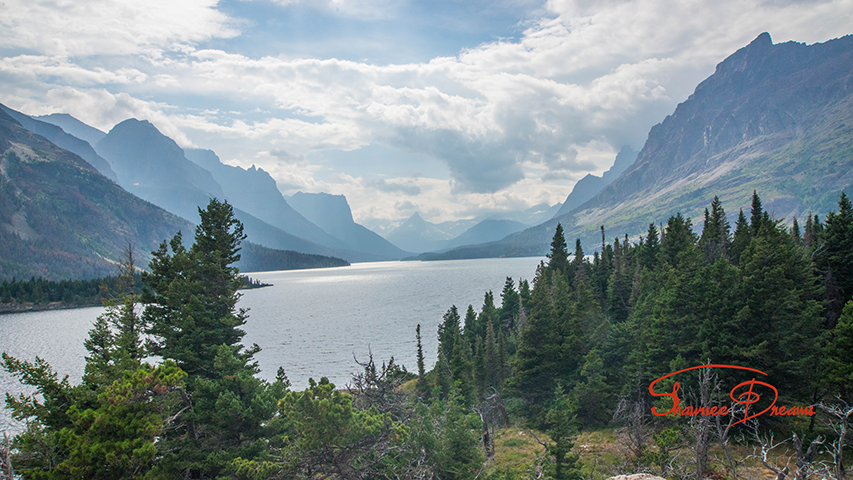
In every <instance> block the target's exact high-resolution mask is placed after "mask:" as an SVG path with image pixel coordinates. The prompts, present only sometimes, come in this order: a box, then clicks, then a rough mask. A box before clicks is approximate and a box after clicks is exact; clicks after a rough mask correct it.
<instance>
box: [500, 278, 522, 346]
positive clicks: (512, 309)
mask: <svg viewBox="0 0 853 480" xmlns="http://www.w3.org/2000/svg"><path fill="white" fill-rule="evenodd" d="M520 308H521V302H520V300H519V296H518V292H516V291H515V284H514V283H513V281H512V278H510V277H506V282H505V283H504V288H503V291H502V292H501V317H500V318H501V326H502V327H503V328H505V329H506V331H507V332H513V333H514V332H515V330H516V326H515V320H516V319H517V318H518V314H519V311H520Z"/></svg>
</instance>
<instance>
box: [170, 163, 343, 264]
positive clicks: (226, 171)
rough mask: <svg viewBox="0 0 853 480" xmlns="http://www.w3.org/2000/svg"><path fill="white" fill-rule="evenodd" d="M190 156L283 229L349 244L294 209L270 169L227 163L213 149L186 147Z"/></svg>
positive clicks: (235, 199) (241, 202)
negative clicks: (242, 166) (246, 167)
mask: <svg viewBox="0 0 853 480" xmlns="http://www.w3.org/2000/svg"><path fill="white" fill-rule="evenodd" d="M184 154H185V156H186V158H187V159H188V160H190V161H191V162H193V163H195V164H197V165H199V166H200V167H202V168H204V169H206V170H207V171H209V172H210V173H211V174H212V175H213V178H214V180H216V182H217V183H218V184H219V185H220V186H221V187H222V191H223V192H224V194H225V198H227V199H228V201H229V202H231V203H232V204H233V205H234V206H236V207H238V208H240V209H241V210H244V211H246V212H250V213H251V214H252V215H254V216H255V217H257V218H258V219H259V220H262V221H264V222H266V223H268V224H270V225H272V226H274V227H276V228H279V229H281V230H282V231H284V232H286V233H288V234H290V235H294V236H296V237H300V238H303V239H305V240H309V241H311V242H314V243H317V244H320V245H324V246H326V247H331V248H343V249H346V248H349V247H348V245H347V244H346V243H345V242H341V241H340V240H339V239H337V238H334V236H332V235H330V234H329V233H328V232H326V231H324V229H322V228H321V227H319V226H317V225H315V224H314V223H312V222H311V221H309V220H308V219H306V218H305V217H304V216H303V215H301V214H300V213H299V212H297V211H296V210H294V209H293V207H292V206H291V205H289V204H288V203H287V201H286V200H285V199H284V197H283V196H282V194H281V192H280V191H279V190H278V187H277V186H276V184H275V180H273V178H272V177H271V176H270V174H269V173H267V172H265V171H264V170H263V169H260V168H257V169H256V168H254V167H252V168H250V169H248V170H244V169H242V168H240V167H233V166H230V165H225V164H223V163H222V162H221V161H220V160H219V157H218V156H216V154H215V153H214V152H213V151H211V150H203V149H185V150H184Z"/></svg>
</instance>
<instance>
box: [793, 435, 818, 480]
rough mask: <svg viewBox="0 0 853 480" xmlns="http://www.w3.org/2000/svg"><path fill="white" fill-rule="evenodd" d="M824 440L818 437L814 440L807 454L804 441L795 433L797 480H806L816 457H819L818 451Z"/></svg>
mask: <svg viewBox="0 0 853 480" xmlns="http://www.w3.org/2000/svg"><path fill="white" fill-rule="evenodd" d="M823 440H824V438H823V437H821V436H818V437H817V438H816V439H814V440H812V443H811V444H810V445H809V448H808V450H806V453H803V441H802V440H800V437H798V436H797V434H796V433H795V434H794V435H793V441H794V449H795V450H796V452H797V477H796V480H806V478H808V476H809V473H810V472H811V470H812V463H813V462H814V457H815V456H816V455H817V452H818V449H819V448H820V446H821V445H823Z"/></svg>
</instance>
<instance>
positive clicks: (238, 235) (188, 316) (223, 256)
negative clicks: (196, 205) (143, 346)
mask: <svg viewBox="0 0 853 480" xmlns="http://www.w3.org/2000/svg"><path fill="white" fill-rule="evenodd" d="M199 215H200V219H201V221H200V223H199V225H198V226H197V227H196V231H195V241H194V243H193V245H192V246H191V247H190V248H189V249H186V248H184V246H183V245H182V238H181V235H180V233H178V235H176V236H175V237H173V238H172V240H171V241H170V242H169V243H168V244H167V243H166V242H163V243H162V244H161V245H160V248H159V249H158V250H156V251H155V252H154V253H153V259H152V261H151V264H150V269H151V273H149V274H146V275H143V281H144V282H145V284H146V289H147V290H146V291H145V293H144V297H145V300H146V303H148V306H147V307H146V309H145V312H144V314H143V318H144V319H145V320H146V321H147V323H148V325H149V329H148V333H149V334H150V335H151V336H152V337H153V342H151V344H150V346H151V349H152V350H153V352H154V353H155V354H158V355H160V356H162V357H163V358H165V359H169V360H174V361H175V362H176V363H177V365H178V366H179V367H180V368H181V369H182V370H184V371H186V372H187V374H188V377H187V380H186V382H187V390H188V396H189V398H191V399H192V408H191V410H189V412H188V414H187V418H186V421H185V422H184V424H183V425H184V427H183V428H182V429H179V430H176V431H173V432H170V435H167V436H164V437H163V438H162V439H161V442H162V444H163V445H164V446H165V447H164V448H167V449H168V451H169V452H170V453H169V454H168V455H164V457H163V459H162V460H161V461H160V462H159V464H158V468H159V469H160V470H158V471H160V472H161V473H162V475H163V476H175V475H189V476H194V475H195V476H198V475H201V476H216V475H220V474H221V472H222V471H223V470H224V469H225V468H226V467H227V465H228V463H229V462H231V461H232V460H234V459H236V458H238V457H239V458H243V459H252V458H254V457H255V456H257V455H262V454H264V453H263V452H264V450H263V449H258V448H257V446H256V443H257V442H261V440H260V439H261V438H263V437H264V436H267V435H270V434H271V432H270V431H269V429H270V428H271V427H270V425H272V423H270V422H269V420H270V419H271V418H272V416H273V415H274V412H275V409H276V406H277V402H278V400H279V399H277V398H272V392H273V391H275V389H271V388H270V385H269V384H267V383H266V382H263V381H261V380H259V379H258V378H256V377H255V375H256V374H257V373H258V367H257V363H256V362H254V361H253V356H254V354H255V353H257V352H258V351H259V350H260V349H259V348H258V347H257V345H255V346H253V347H251V348H248V349H244V348H243V347H242V345H241V344H240V341H241V339H242V338H243V335H244V334H245V332H244V331H243V330H242V329H240V327H241V326H242V325H243V324H244V323H245V322H246V312H245V310H242V309H238V308H237V306H236V303H237V300H238V299H239V297H240V294H239V293H237V289H238V288H239V287H240V286H241V285H242V284H243V280H242V278H240V275H239V272H238V270H237V268H236V267H235V266H234V263H235V262H237V261H238V260H239V259H240V254H239V250H240V242H241V241H242V240H243V239H244V238H245V235H244V234H243V227H242V225H241V224H240V222H239V221H237V219H236V218H235V217H234V211H233V208H232V207H231V205H229V204H228V203H227V202H219V201H218V200H216V199H211V200H210V202H209V203H208V205H207V208H206V209H204V210H201V209H199ZM273 423H274V422H273Z"/></svg>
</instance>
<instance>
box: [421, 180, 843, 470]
mask: <svg viewBox="0 0 853 480" xmlns="http://www.w3.org/2000/svg"><path fill="white" fill-rule="evenodd" d="M501 299H502V302H501V306H500V307H496V306H495V299H494V296H493V295H492V294H491V293H490V292H489V293H487V294H486V296H485V299H484V302H483V306H482V308H481V309H480V311H479V313H477V312H475V311H474V309H473V308H472V306H468V309H467V311H466V313H465V316H464V317H465V318H464V322H463V321H462V320H461V316H460V314H459V312H458V310H457V308H456V307H455V306H454V307H452V308H451V309H450V310H449V311H448V312H447V314H446V315H445V316H444V319H443V322H442V323H441V325H440V326H439V328H438V338H439V349H438V361H437V363H436V366H435V368H434V369H433V370H432V371H431V372H425V371H424V369H423V368H419V389H420V391H421V392H422V394H423V395H428V394H429V393H430V391H437V392H439V395H440V396H447V395H449V394H450V392H451V391H453V389H456V391H457V392H458V393H459V395H460V398H461V399H463V402H464V404H465V405H467V406H469V407H470V408H473V409H474V410H477V411H480V412H487V411H489V410H490V407H489V405H488V404H489V401H490V400H489V399H491V398H494V397H496V396H498V397H500V399H501V401H502V403H503V407H504V408H505V409H506V410H507V411H508V415H509V417H511V418H512V417H514V418H516V419H520V420H522V421H524V422H526V423H527V424H528V425H530V426H532V427H534V428H538V429H542V430H545V431H548V432H551V433H552V437H553V438H554V440H555V441H556V440H558V439H562V438H563V437H565V435H566V434H564V433H563V432H566V431H571V428H579V429H596V428H601V427H605V426H612V425H614V424H615V425H617V426H619V425H622V426H625V427H627V426H628V424H630V423H631V422H635V423H639V424H642V425H647V424H651V425H653V427H652V429H651V431H650V432H647V433H648V434H647V435H645V438H644V439H639V440H638V442H639V444H638V445H636V448H635V449H634V460H635V463H634V465H633V468H643V464H645V465H646V466H648V464H650V463H654V455H652V450H654V449H650V446H651V445H656V447H655V448H657V452H658V453H660V452H661V451H664V452H665V451H666V448H667V447H666V445H667V442H670V443H669V444H668V445H670V446H671V445H672V442H674V441H675V440H674V438H675V437H673V439H670V440H664V436H658V437H655V438H656V440H657V439H660V441H661V442H662V444H663V445H664V446H663V447H661V443H657V441H655V442H653V441H652V438H653V435H654V434H655V432H656V433H657V434H658V435H661V431H664V430H665V431H666V432H668V433H667V435H670V436H671V435H672V433H673V432H675V431H679V432H680V431H681V430H679V429H676V430H673V428H676V427H677V426H678V425H681V426H686V425H687V424H688V423H689V421H690V419H688V418H682V419H674V418H672V417H673V416H672V415H670V416H669V417H668V418H665V419H661V418H653V416H652V414H651V407H652V406H655V405H656V406H657V407H658V410H659V411H661V412H666V411H668V410H669V407H671V405H672V403H668V402H667V401H665V400H664V401H662V400H661V399H659V398H655V397H653V396H652V395H651V394H650V392H649V385H650V383H651V382H652V381H654V380H655V379H657V378H660V377H662V376H665V375H667V374H669V373H672V372H677V371H679V370H682V369H685V368H688V367H693V366H699V365H705V364H709V363H710V364H726V365H738V366H746V367H750V368H752V369H755V370H759V371H761V372H764V373H766V374H767V377H766V379H772V380H766V379H765V380H766V381H768V382H772V384H773V386H774V387H775V388H776V389H777V390H778V394H779V398H778V400H777V404H776V405H777V406H778V405H789V406H793V405H801V406H802V405H805V406H808V405H812V406H816V405H820V404H821V403H822V402H824V404H825V405H828V403H826V402H830V403H831V402H832V401H836V402H838V403H837V404H835V405H841V406H844V405H850V404H853V300H851V299H853V209H851V204H850V200H849V199H848V197H847V196H846V195H845V194H842V195H841V198H840V200H839V202H838V211H836V212H831V213H829V214H828V215H827V216H826V217H825V218H824V219H821V218H819V217H818V216H817V215H809V216H808V217H807V218H806V222H805V225H804V227H801V225H800V223H799V222H798V220H797V219H796V218H795V219H793V222H792V225H791V226H790V227H787V226H785V225H784V224H783V222H782V220H778V219H773V218H771V216H770V215H769V213H768V212H766V211H765V210H763V209H762V206H761V200H760V198H759V196H758V195H757V194H755V193H754V194H753V197H752V205H751V208H750V212H749V215H748V216H747V214H745V213H744V212H743V210H741V211H740V212H739V214H738V217H737V221H736V223H735V225H734V227H732V226H731V225H730V223H729V221H728V220H727V216H726V212H725V211H724V209H723V207H722V204H721V202H720V200H719V199H718V198H716V197H715V198H714V200H713V202H712V203H711V205H710V206H709V208H706V209H705V215H704V221H703V227H702V230H701V232H698V233H697V232H696V231H694V227H693V223H692V221H691V219H689V218H685V217H684V216H682V215H681V214H680V213H679V214H676V215H674V216H672V217H670V218H669V219H668V221H667V223H666V224H665V225H663V224H661V225H655V224H650V225H649V228H648V231H647V232H646V234H645V235H644V236H641V237H640V238H639V239H637V241H633V242H632V241H631V240H630V239H629V238H628V236H627V235H625V236H624V237H622V238H619V237H617V238H615V239H613V241H612V242H610V243H608V242H607V240H606V236H605V230H604V228H603V227H602V228H601V244H600V248H598V249H597V250H596V251H595V253H594V254H593V255H592V258H591V259H590V258H589V257H588V256H587V255H586V254H585V253H584V249H583V246H582V245H581V242H580V240H577V241H576V242H575V246H574V252H573V253H570V250H569V248H568V245H567V243H566V240H565V238H564V235H563V229H562V226H561V225H559V224H558V225H557V227H556V232H555V234H554V237H553V240H552V243H551V251H550V253H549V255H548V262H547V264H546V263H545V262H542V263H541V264H540V265H539V267H538V268H537V271H536V275H535V278H534V279H533V287H532V288H531V287H530V285H529V284H528V282H526V281H520V282H519V285H518V287H516V286H515V283H514V281H513V280H512V279H511V278H507V280H506V284H505V286H504V289H503V292H502V293H501ZM754 376H756V374H755V373H754V372H750V371H744V370H739V369H717V370H715V372H714V377H713V382H711V379H710V378H708V379H706V382H705V386H706V387H707V386H708V384H709V383H713V384H714V385H716V387H717V390H720V386H721V385H729V386H730V387H729V388H731V386H734V385H737V384H739V383H740V382H743V381H746V380H749V379H750V378H752V377H754ZM692 380H693V378H692V377H691V378H688V379H685V378H682V380H681V381H682V383H683V384H684V386H685V387H686V386H687V381H691V382H692ZM673 386H674V380H673V379H670V380H667V381H665V382H663V383H662V384H661V386H659V387H658V388H659V389H660V390H659V391H664V390H666V391H671V390H672V387H673ZM688 393H689V394H691V395H693V397H692V398H693V399H694V400H695V401H697V402H700V401H703V400H702V398H699V397H697V396H696V395H698V393H697V390H695V388H694V390H692V391H690V392H688V391H686V388H685V390H684V391H682V398H684V397H685V396H686V395H688ZM721 393H725V394H726V395H728V394H729V391H728V390H726V391H725V392H721V391H717V392H716V394H715V395H716V396H717V397H716V398H717V400H715V401H719V399H720V398H721V397H720V394H721ZM723 396H725V395H723ZM706 397H707V395H706ZM703 398H704V397H703ZM668 400H670V402H671V399H668ZM704 402H705V405H706V410H705V411H707V406H708V405H710V403H708V402H711V400H710V399H708V398H705V400H704ZM764 402H765V403H766V402H767V399H766V398H765V400H764ZM765 403H762V404H761V408H763V407H764V406H765ZM757 407H758V405H755V406H753V411H754V412H755V411H760V409H758V410H755V408H757ZM697 408H698V407H697ZM828 408H829V407H828ZM839 408H840V407H839ZM848 409H849V407H848ZM797 411H799V410H797ZM845 411H846V410H845ZM636 412H640V413H639V417H638V416H637V413H636ZM849 415H850V414H848V416H849ZM804 418H805V420H804ZM846 418H847V417H845V420H844V421H845V422H846V421H847V420H846ZM483 419H484V421H488V420H489V419H488V417H487V416H483ZM567 419H571V422H569V423H570V426H567V424H566V421H567ZM815 419H816V416H806V417H794V416H791V417H778V416H777V417H770V418H764V419H762V421H763V422H764V423H763V425H766V426H770V427H773V428H776V429H782V430H785V431H788V432H790V431H791V429H794V430H796V429H799V428H804V429H805V431H806V432H807V433H806V434H807V435H811V436H812V437H814V435H815V433H814V432H815V428H825V425H823V424H821V425H817V426H816V424H815ZM492 421H500V418H499V417H495V418H493V419H492ZM803 422H805V425H803ZM569 427H571V428H569ZM738 428H745V427H738ZM567 429H568V430H567ZM666 429H669V430H666ZM554 435H556V437H554ZM678 436H679V435H676V437H678ZM801 436H802V431H801ZM795 437H796V436H795ZM843 437H844V435H841V438H840V440H839V437H838V436H836V437H835V438H836V442H840V443H839V445H841V446H843V445H844V443H845V442H846V441H847V440H846V439H845V438H843ZM567 444H570V441H569V442H568V443H567ZM553 448H556V447H555V446H554V445H552V449H553ZM704 455H705V457H707V450H706V451H705V454H704ZM556 458H557V457H554V459H555V461H556V462H557V464H561V462H565V465H567V466H572V465H574V462H572V461H569V460H568V459H564V460H559V461H557V460H556ZM659 461H660V458H658V462H659ZM561 467H562V465H561ZM704 468H705V466H704V464H703V466H702V467H701V468H700V470H699V472H697V473H696V475H698V476H701V475H703V474H704V473H706V472H705V470H704ZM842 470H843V469H842ZM664 473H665V472H664Z"/></svg>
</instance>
